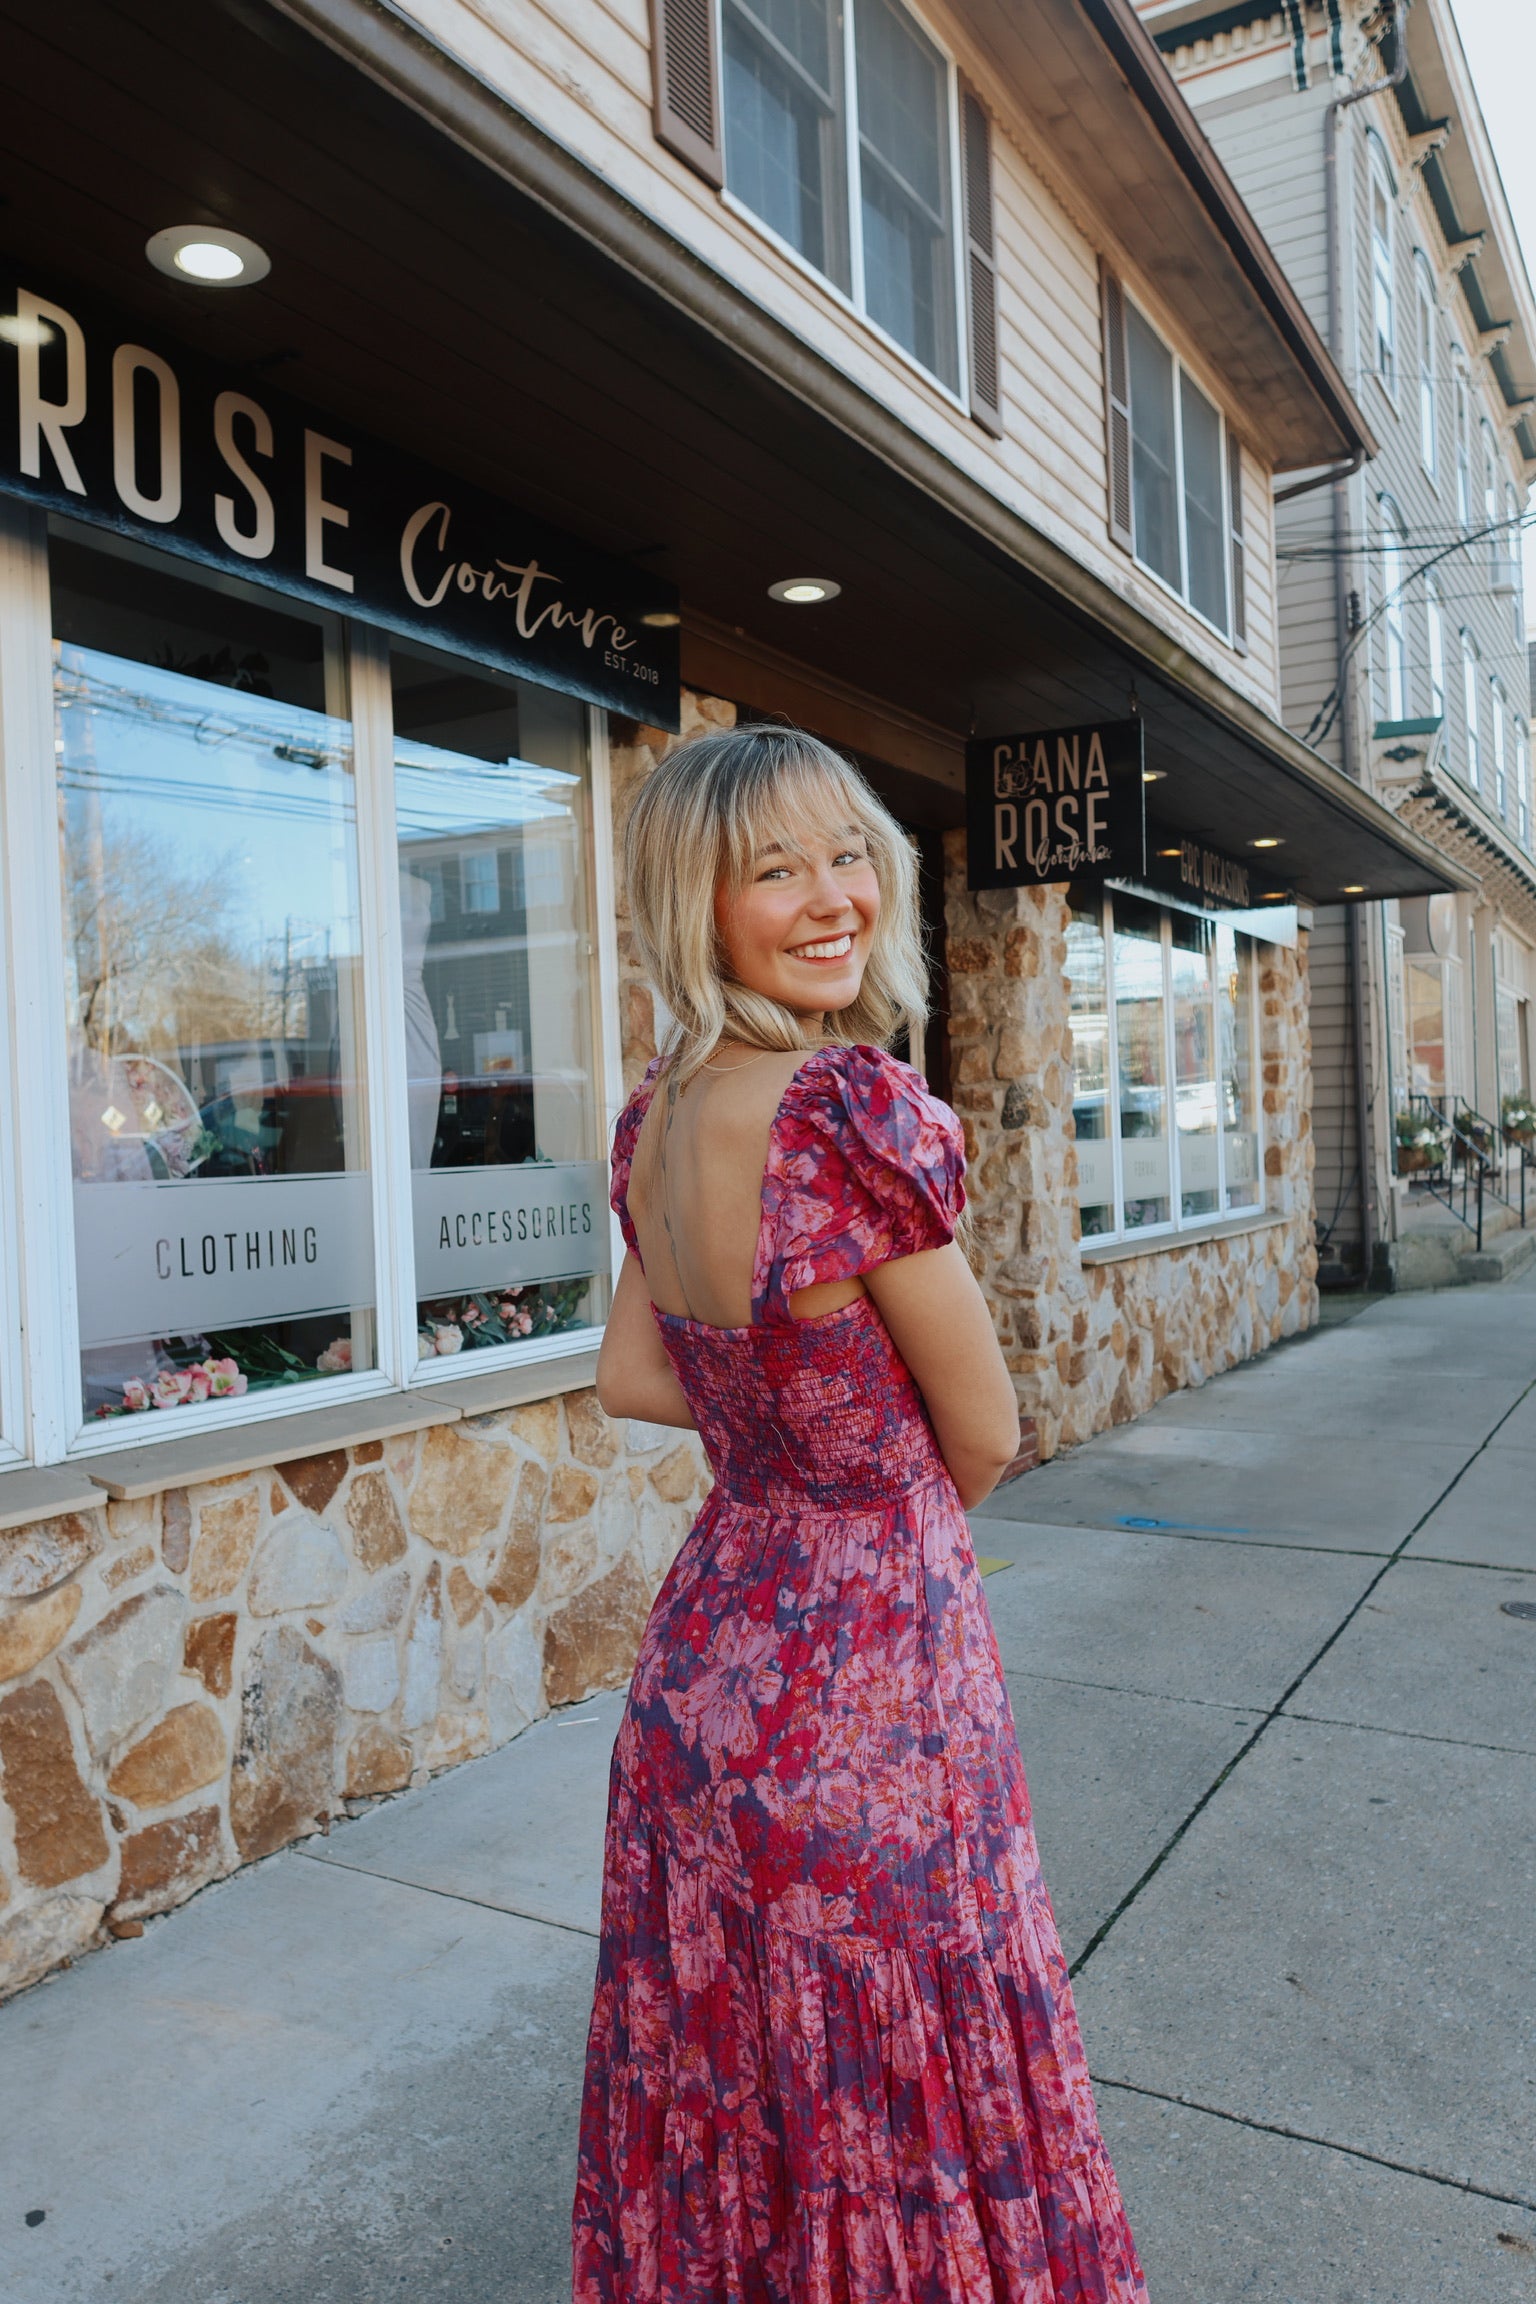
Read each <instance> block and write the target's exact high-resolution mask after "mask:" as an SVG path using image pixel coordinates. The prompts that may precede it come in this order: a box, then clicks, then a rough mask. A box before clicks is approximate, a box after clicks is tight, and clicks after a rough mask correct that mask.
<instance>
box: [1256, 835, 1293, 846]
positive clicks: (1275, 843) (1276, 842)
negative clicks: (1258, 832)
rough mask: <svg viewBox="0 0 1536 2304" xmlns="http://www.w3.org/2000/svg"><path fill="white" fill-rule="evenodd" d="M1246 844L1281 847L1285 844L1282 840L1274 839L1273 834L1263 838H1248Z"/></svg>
mask: <svg viewBox="0 0 1536 2304" xmlns="http://www.w3.org/2000/svg"><path fill="white" fill-rule="evenodd" d="M1248 845H1249V847H1250V848H1283V847H1284V846H1285V842H1284V841H1283V840H1276V839H1275V838H1274V837H1273V836H1268V837H1266V838H1265V839H1263V840H1250V841H1249V843H1248Z"/></svg>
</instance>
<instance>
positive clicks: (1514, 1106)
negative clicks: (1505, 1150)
mask: <svg viewBox="0 0 1536 2304" xmlns="http://www.w3.org/2000/svg"><path fill="white" fill-rule="evenodd" d="M1503 1120H1504V1133H1505V1135H1506V1136H1507V1137H1508V1138H1509V1140H1510V1142H1511V1143H1512V1144H1521V1145H1525V1146H1527V1147H1529V1146H1530V1145H1532V1144H1536V1104H1533V1103H1532V1102H1531V1099H1530V1097H1529V1096H1526V1095H1520V1096H1506V1097H1505V1099H1504V1112H1503Z"/></svg>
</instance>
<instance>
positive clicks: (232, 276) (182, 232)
mask: <svg viewBox="0 0 1536 2304" xmlns="http://www.w3.org/2000/svg"><path fill="white" fill-rule="evenodd" d="M144 253H145V255H146V256H147V257H148V258H149V260H150V262H151V264H153V266H154V267H155V270H156V271H157V272H164V273H165V274H166V276H167V277H168V278H169V279H172V280H193V281H196V283H197V285H198V287H199V288H249V287H250V285H251V283H252V282H253V281H256V280H265V278H266V276H267V274H268V273H269V272H270V271H271V269H272V259H271V257H270V256H269V255H268V254H267V252H266V250H265V248H259V247H258V246H257V245H256V242H255V241H254V240H248V239H247V238H246V236H245V234H244V233H243V232H226V231H225V229H224V227H223V225H222V224H170V225H167V227H166V229H165V230H164V231H163V232H155V233H152V234H151V236H150V238H149V239H148V240H146V241H145V243H144Z"/></svg>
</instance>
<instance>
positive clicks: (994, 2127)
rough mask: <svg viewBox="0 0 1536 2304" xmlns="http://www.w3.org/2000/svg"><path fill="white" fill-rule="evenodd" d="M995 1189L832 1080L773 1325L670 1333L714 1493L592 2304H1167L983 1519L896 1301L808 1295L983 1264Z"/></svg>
mask: <svg viewBox="0 0 1536 2304" xmlns="http://www.w3.org/2000/svg"><path fill="white" fill-rule="evenodd" d="M655 1070H656V1068H655V1067H654V1066H653V1067H652V1069H651V1072H650V1073H649V1074H648V1075H647V1077H646V1080H645V1081H644V1082H643V1083H642V1085H641V1087H640V1089H639V1090H638V1091H637V1092H636V1095H635V1096H634V1097H633V1098H632V1099H631V1101H630V1103H629V1105H628V1106H627V1107H626V1109H625V1112H624V1114H623V1116H622V1118H621V1120H620V1122H619V1127H618V1132H617V1137H616V1141H615V1150H614V1179H613V1204H614V1207H615V1209H616V1211H617V1213H618V1215H619V1218H620V1222H621V1224H622V1225H623V1227H624V1233H625V1237H626V1239H627V1240H628V1242H629V1245H630V1247H631V1248H632V1249H634V1248H635V1245H636V1244H635V1238H634V1231H633V1227H632V1226H631V1224H630V1222H629V1216H628V1211H627V1208H626V1205H625V1191H626V1186H627V1183H628V1176H629V1164H630V1160H631V1158H632V1156H633V1152H634V1145H635V1139H636V1137H637V1135H638V1133H639V1128H640V1123H641V1121H642V1119H643V1118H644V1114H645V1109H646V1105H647V1103H648V1101H649V1097H650V1092H651V1088H652V1086H653V1084H654V1076H655ZM963 1165H964V1163H963V1155H962V1150H961V1141H960V1131H959V1124H958V1122H957V1121H956V1120H955V1117H954V1115H953V1113H951V1112H950V1111H949V1110H948V1109H947V1107H946V1106H944V1105H942V1104H940V1103H938V1102H937V1101H936V1100H935V1099H934V1098H933V1097H931V1096H930V1095H929V1093H928V1091H927V1089H926V1087H925V1086H924V1084H923V1083H922V1081H921V1080H920V1079H919V1078H918V1076H917V1075H916V1074H915V1073H914V1072H912V1071H910V1070H909V1069H908V1068H907V1067H906V1066H905V1065H903V1064H899V1063H897V1062H896V1061H895V1060H894V1058H892V1057H889V1056H887V1055H885V1054H883V1053H882V1052H881V1051H880V1050H878V1049H873V1048H831V1049H825V1050H821V1051H818V1052H817V1053H816V1054H815V1055H813V1056H811V1057H810V1058H808V1059H807V1061H806V1062H805V1063H804V1064H803V1065H802V1066H801V1067H800V1070H799V1071H798V1072H797V1073H796V1075H795V1077H794V1079H793V1080H792V1081H791V1083H790V1086H789V1089H788V1091H787V1092H786V1094H785V1097H784V1100H783V1103H782V1104H781V1106H780V1108H779V1112H778V1115H777V1117H776V1119H775V1122H774V1125H773V1129H772V1133H771V1137H770V1144H769V1153H768V1161H767V1166H766V1170H765V1173H764V1178H763V1195H762V1226H761V1232H760V1235H759V1240H758V1250H757V1258H756V1263H755V1268H754V1277H753V1319H752V1324H751V1326H750V1327H747V1328H733V1329H717V1328H710V1327H707V1326H704V1325H703V1324H701V1323H699V1322H696V1321H691V1320H684V1319H680V1318H677V1317H675V1316H674V1315H671V1314H666V1313H660V1312H658V1313H657V1314H656V1315H655V1317H656V1320H657V1325H658V1327H659V1329H660V1331H661V1335H662V1338H663V1341H664V1343H665V1345H666V1348H667V1352H668V1354H669V1356H670V1358H671V1360H672V1363H673V1366H674V1367H675V1368H676V1370H677V1374H678V1379H679V1381H680V1382H681V1384H682V1386H683V1388H684V1391H685V1392H686V1394H687V1396H688V1401H689V1405H690V1407H691V1408H692V1409H693V1412H694V1415H695V1417H696V1419H697V1422H698V1426H699V1431H700V1434H701V1437H702V1439H703V1441H704V1445H705V1448H706V1450H707V1452H708V1455H709V1460H710V1464H711V1467H712V1469H713V1472H714V1475H715V1486H714V1488H713V1491H712V1493H711V1495H710V1497H709V1500H708V1502H707V1503H706V1504H705V1506H704V1509H703V1511H702V1512H701V1513H700V1515H699V1518H698V1520H697V1521H696V1523H695V1525H694V1527H693V1529H692V1531H691V1532H690V1534H689V1536H688V1539H687V1541H686V1543H685V1544H684V1546H683V1548H682V1550H681V1551H680V1552H679V1554H678V1556H677V1558H676V1560H675V1561H674V1562H673V1564H672V1567H671V1570H670V1571H669V1573H668V1575H667V1578H666V1580H665V1582H664V1584H663V1586H662V1589H661V1591H660V1593H659V1594H658V1596H657V1600H656V1604H655V1607H654V1608H653V1610H652V1612H651V1617H650V1621H649V1623H648V1625H647V1627H646V1631H645V1636H644V1639H643V1641H642V1643H641V1648H640V1655H639V1659H638V1662H637V1663H636V1667H635V1674H634V1679H633V1682H632V1685H631V1689H630V1695H629V1701H628V1704H627V1706H626V1709H625V1713H624V1718H623V1721H622V1724H621V1726H620V1730H619V1736H618V1741H617V1744H616V1746H615V1749H614V1756H613V1769H612V1778H611V1787H610V1802H609V1815H608V1832H607V1842H606V1850H605V1863H604V1884H603V1912H602V1943H601V1948H600V1953H599V1960H598V1973H597V1985H596V1991H595V1995H594V2001H593V2009H592V2022H591V2030H590V2035H589V2042H588V2054H587V2071H586V2084H585V2090H584V2095H583V2101H582V2117H581V2139H580V2157H579V2170H578V2179H577V2191H576V2202H575V2210H574V2218H573V2237H574V2297H575V2304H1146V2291H1145V2287H1144V2285H1143V2282H1142V2277H1141V2273H1140V2270H1139V2267H1138V2265H1137V2261H1136V2254H1135V2249H1134V2246H1133V2243H1132V2240H1131V2235H1130V2231H1129V2229H1128V2227H1127V2224H1126V2221H1125V2216H1124V2212H1123V2210H1122V2207H1121V2204H1120V2198H1119V2194H1118V2192H1117V2190H1116V2186H1115V2179H1114V2175H1113V2172H1112V2170H1111V2168H1110V2165H1109V2161H1108V2158H1107V2156H1106V2153H1105V2150H1104V2146H1103V2142H1102V2140H1101V2138H1100V2135H1099V2129H1098V2122H1097V2118H1096V2116H1095V2112H1094V2106H1093V2098H1092V2093H1091V2090H1090V2087H1089V2081H1088V2073H1087V2068H1086V2065H1085V2063H1084V2059H1083V2050H1082V2043H1081V2040H1080V2038H1079V2034H1078V2027H1077V2018H1076V2015H1075V2012H1074V2009H1073V2005H1072V1994H1071V1988H1070V1986H1069V1984H1068V1981H1067V1973H1066V1966H1065V1963H1064V1961H1063V1958H1062V1953H1061V1947H1060V1944H1059V1942H1058V1940H1057V1935H1056V1928H1055V1923H1054V1920H1053V1919H1052V1915H1051V1908H1050V1902H1049V1899H1048V1897H1047V1895H1046V1892H1045V1887H1044V1884H1043V1882H1042V1880H1041V1878H1040V1866H1039V1859H1038V1856H1037V1854H1036V1851H1035V1843H1034V1835H1033V1832H1032V1830H1031V1826H1030V1816H1029V1797H1028V1793H1027V1791H1026V1789H1025V1783H1024V1773H1023V1768H1022V1765H1021V1763H1020V1760H1019V1753H1018V1744H1017V1740H1016V1737H1015V1733H1014V1727H1013V1720H1012V1715H1011V1712H1010V1709H1009V1704H1008V1696H1007V1689H1006V1684H1005V1682H1004V1679H1003V1673H1002V1666H1001V1660H1000V1658H999V1655H998V1650H997V1643H996V1639H995V1636H994V1634H993V1630H992V1625H991V1620H990V1618H989V1616H988V1614H987V1608H986V1602H985V1600H984V1598H983V1595H982V1589H981V1583H980V1579H979V1577H978V1574H977V1570H976V1563H975V1558H974V1555H973V1553H972V1550H971V1542H970V1533H969V1530H968V1527H967V1524H966V1520H965V1515H964V1512H963V1511H962V1509H961V1507H960V1501H959V1498H958V1497H957V1496H956V1494H955V1490H954V1486H953V1483H952V1482H951V1480H950V1478H949V1475H948V1472H947V1471H946V1469H945V1467H944V1463H943V1460H942V1458H941V1457H940V1455H939V1451H938V1446H937V1443H936V1442H935V1440H934V1437H933V1432H932V1428H931V1426H930V1425H929V1422H928V1419H927V1416H926V1414H925V1412H924V1409H923V1405H922V1402H921V1399H920V1398H919V1396H918V1393H917V1390H916V1387H915V1386H914V1384H913V1382H912V1378H911V1376H910V1375H909V1373H908V1371H907V1369H906V1367H905V1365H904V1363H903V1362H902V1360H901V1359H900V1357H899V1355H898V1354H897V1352H896V1349H895V1347H894V1345H893V1344H892V1342H891V1339H890V1337H889V1335H888V1334H887V1332H886V1329H885V1327H884V1324H883V1322H882V1321H881V1319H880V1317H879V1314H878V1313H877V1312H876V1310H875V1308H874V1305H873V1303H872V1302H871V1301H870V1300H869V1299H868V1298H862V1299H860V1300H859V1301H858V1302H856V1303H854V1304H852V1305H849V1306H847V1307H846V1308H845V1309H844V1310H842V1311H840V1312H834V1313H831V1314H829V1315H827V1316H826V1317H824V1318H822V1319H818V1320H811V1321H803V1322H797V1321H795V1320H794V1318H793V1316H792V1315H791V1313H790V1310H789V1304H788V1299H789V1297H790V1295H791V1294H792V1293H793V1292H794V1291H795V1290H796V1289H799V1288H804V1287H808V1286H810V1285H811V1284H812V1283H814V1282H816V1281H820V1280H831V1279H840V1278H847V1277H849V1276H851V1275H853V1274H856V1273H860V1272H867V1271H871V1270H873V1269H874V1268H875V1267H876V1266H877V1265H879V1264H882V1263H886V1262H889V1261H890V1260H892V1259H893V1258H895V1257H899V1256H909V1255H913V1254H915V1253H917V1252H918V1251H920V1250H922V1249H926V1248H933V1247H938V1246H940V1245H942V1244H943V1243H944V1242H945V1241H947V1240H949V1239H950V1238H951V1237H952V1235H953V1231H954V1225H955V1220H956V1217H957V1216H958V1214H959V1211H960V1208H961V1207H962V1205H963V1202H964V1193H963V1190H962V1185H961V1176H962V1171H963Z"/></svg>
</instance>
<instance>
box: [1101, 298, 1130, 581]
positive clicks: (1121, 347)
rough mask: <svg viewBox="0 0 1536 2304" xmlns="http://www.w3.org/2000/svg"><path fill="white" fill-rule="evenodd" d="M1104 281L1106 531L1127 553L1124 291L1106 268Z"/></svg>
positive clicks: (1127, 411) (1127, 373)
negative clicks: (1107, 478) (1107, 514)
mask: <svg viewBox="0 0 1536 2304" xmlns="http://www.w3.org/2000/svg"><path fill="white" fill-rule="evenodd" d="M1103 283H1104V420H1105V425H1106V428H1107V431H1108V435H1109V532H1110V534H1111V536H1113V538H1114V540H1115V542H1116V543H1117V544H1123V545H1124V547H1125V549H1126V551H1127V552H1134V550H1135V549H1136V538H1135V534H1134V531H1133V529H1132V526H1131V382H1130V368H1129V362H1128V360H1127V358H1126V349H1125V291H1124V289H1123V288H1122V287H1121V285H1120V283H1119V281H1118V280H1117V279H1116V278H1115V275H1114V274H1113V272H1111V271H1109V270H1108V268H1107V267H1106V269H1105V271H1104V274H1103Z"/></svg>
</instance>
